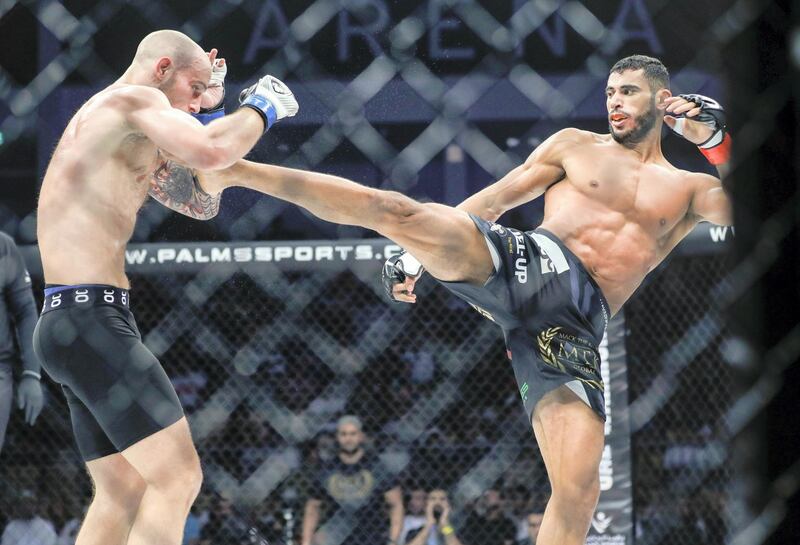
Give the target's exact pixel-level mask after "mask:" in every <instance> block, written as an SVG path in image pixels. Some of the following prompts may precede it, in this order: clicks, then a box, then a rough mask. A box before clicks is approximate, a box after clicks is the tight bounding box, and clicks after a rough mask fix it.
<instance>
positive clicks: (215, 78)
mask: <svg viewBox="0 0 800 545" xmlns="http://www.w3.org/2000/svg"><path fill="white" fill-rule="evenodd" d="M227 74H228V63H226V62H225V59H217V60H215V61H214V65H213V66H212V67H211V79H210V80H209V81H208V89H207V90H206V93H209V91H210V92H212V93H216V92H217V90H218V89H219V90H220V91H221V92H220V93H219V100H218V101H217V102H216V104H214V105H213V106H210V107H207V108H202V107H201V108H200V111H199V112H197V113H196V114H192V115H193V116H194V118H195V119H197V120H198V121H200V123H202V124H203V125H208V124H209V123H210V122H211V121H213V120H215V119H217V118H219V117H222V116H224V115H225V76H226V75H227Z"/></svg>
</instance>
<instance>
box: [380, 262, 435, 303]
mask: <svg viewBox="0 0 800 545" xmlns="http://www.w3.org/2000/svg"><path fill="white" fill-rule="evenodd" d="M424 270H425V269H424V268H423V267H422V264H421V263H420V262H419V261H417V259H416V258H415V257H414V256H413V255H411V254H409V253H408V252H406V251H405V250H403V251H402V252H400V253H399V254H397V255H395V256H392V257H390V258H389V259H387V260H386V263H384V264H383V269H381V283H382V284H383V289H384V290H385V291H386V296H387V297H389V300H390V301H393V302H395V303H400V302H401V301H398V300H397V299H395V297H394V292H393V291H392V288H394V286H395V285H397V284H402V283H403V282H405V281H406V278H407V277H409V276H410V277H412V278H416V277H418V276H419V275H421V274H422V273H423V271H424Z"/></svg>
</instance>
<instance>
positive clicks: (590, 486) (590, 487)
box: [551, 477, 600, 519]
mask: <svg viewBox="0 0 800 545" xmlns="http://www.w3.org/2000/svg"><path fill="white" fill-rule="evenodd" d="M552 488H553V493H552V496H551V501H555V502H557V503H559V504H561V505H563V506H565V507H568V508H569V510H570V511H571V512H572V513H574V514H575V515H576V516H580V517H581V518H586V519H590V518H591V517H592V515H593V514H594V510H595V509H596V508H597V502H598V500H599V499H600V480H599V477H598V478H588V479H583V480H578V481H575V480H573V481H569V482H565V483H559V484H553V487H552Z"/></svg>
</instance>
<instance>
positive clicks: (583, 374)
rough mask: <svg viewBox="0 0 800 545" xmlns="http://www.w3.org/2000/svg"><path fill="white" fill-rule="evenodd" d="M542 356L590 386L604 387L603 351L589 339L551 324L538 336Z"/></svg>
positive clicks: (601, 388) (537, 342)
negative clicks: (601, 373) (602, 374)
mask: <svg viewBox="0 0 800 545" xmlns="http://www.w3.org/2000/svg"><path fill="white" fill-rule="evenodd" d="M536 344H537V347H538V349H539V357H540V358H541V359H542V361H544V362H545V363H546V364H547V365H549V366H550V367H553V368H554V369H558V370H559V371H562V372H564V373H566V374H568V375H570V376H572V377H575V378H576V379H578V380H580V381H581V382H583V383H584V384H586V385H587V386H589V387H590V388H594V389H596V390H601V391H602V390H604V386H603V379H602V377H601V375H600V354H599V352H598V351H597V348H596V347H595V346H594V344H593V343H592V342H590V341H588V340H586V339H582V338H580V337H576V336H575V335H570V334H569V333H565V332H564V331H563V328H561V327H550V328H548V329H545V330H544V331H542V332H540V333H539V335H537V337H536Z"/></svg>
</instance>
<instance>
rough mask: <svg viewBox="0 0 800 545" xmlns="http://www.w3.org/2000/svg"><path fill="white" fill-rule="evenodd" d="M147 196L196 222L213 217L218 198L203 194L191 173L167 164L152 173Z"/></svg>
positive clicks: (183, 168) (216, 209) (219, 197)
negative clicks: (196, 220)
mask: <svg viewBox="0 0 800 545" xmlns="http://www.w3.org/2000/svg"><path fill="white" fill-rule="evenodd" d="M148 193H149V194H150V196H151V197H153V198H154V199H155V200H157V201H158V202H160V203H161V204H163V205H164V206H166V207H167V208H171V209H172V210H175V211H176V212H180V213H181V214H184V215H186V216H189V217H192V218H195V219H198V220H209V219H211V218H213V217H214V216H216V215H217V212H219V203H220V200H221V197H222V193H217V194H216V195H209V194H208V193H206V192H205V191H203V189H202V188H201V187H200V183H199V182H198V180H197V176H195V174H194V171H193V170H192V169H189V168H186V167H184V166H181V165H179V164H177V163H174V162H172V161H169V160H165V161H163V162H162V163H161V165H160V166H159V167H158V168H157V169H156V171H155V172H153V177H152V178H151V179H150V190H149V191H148Z"/></svg>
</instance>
